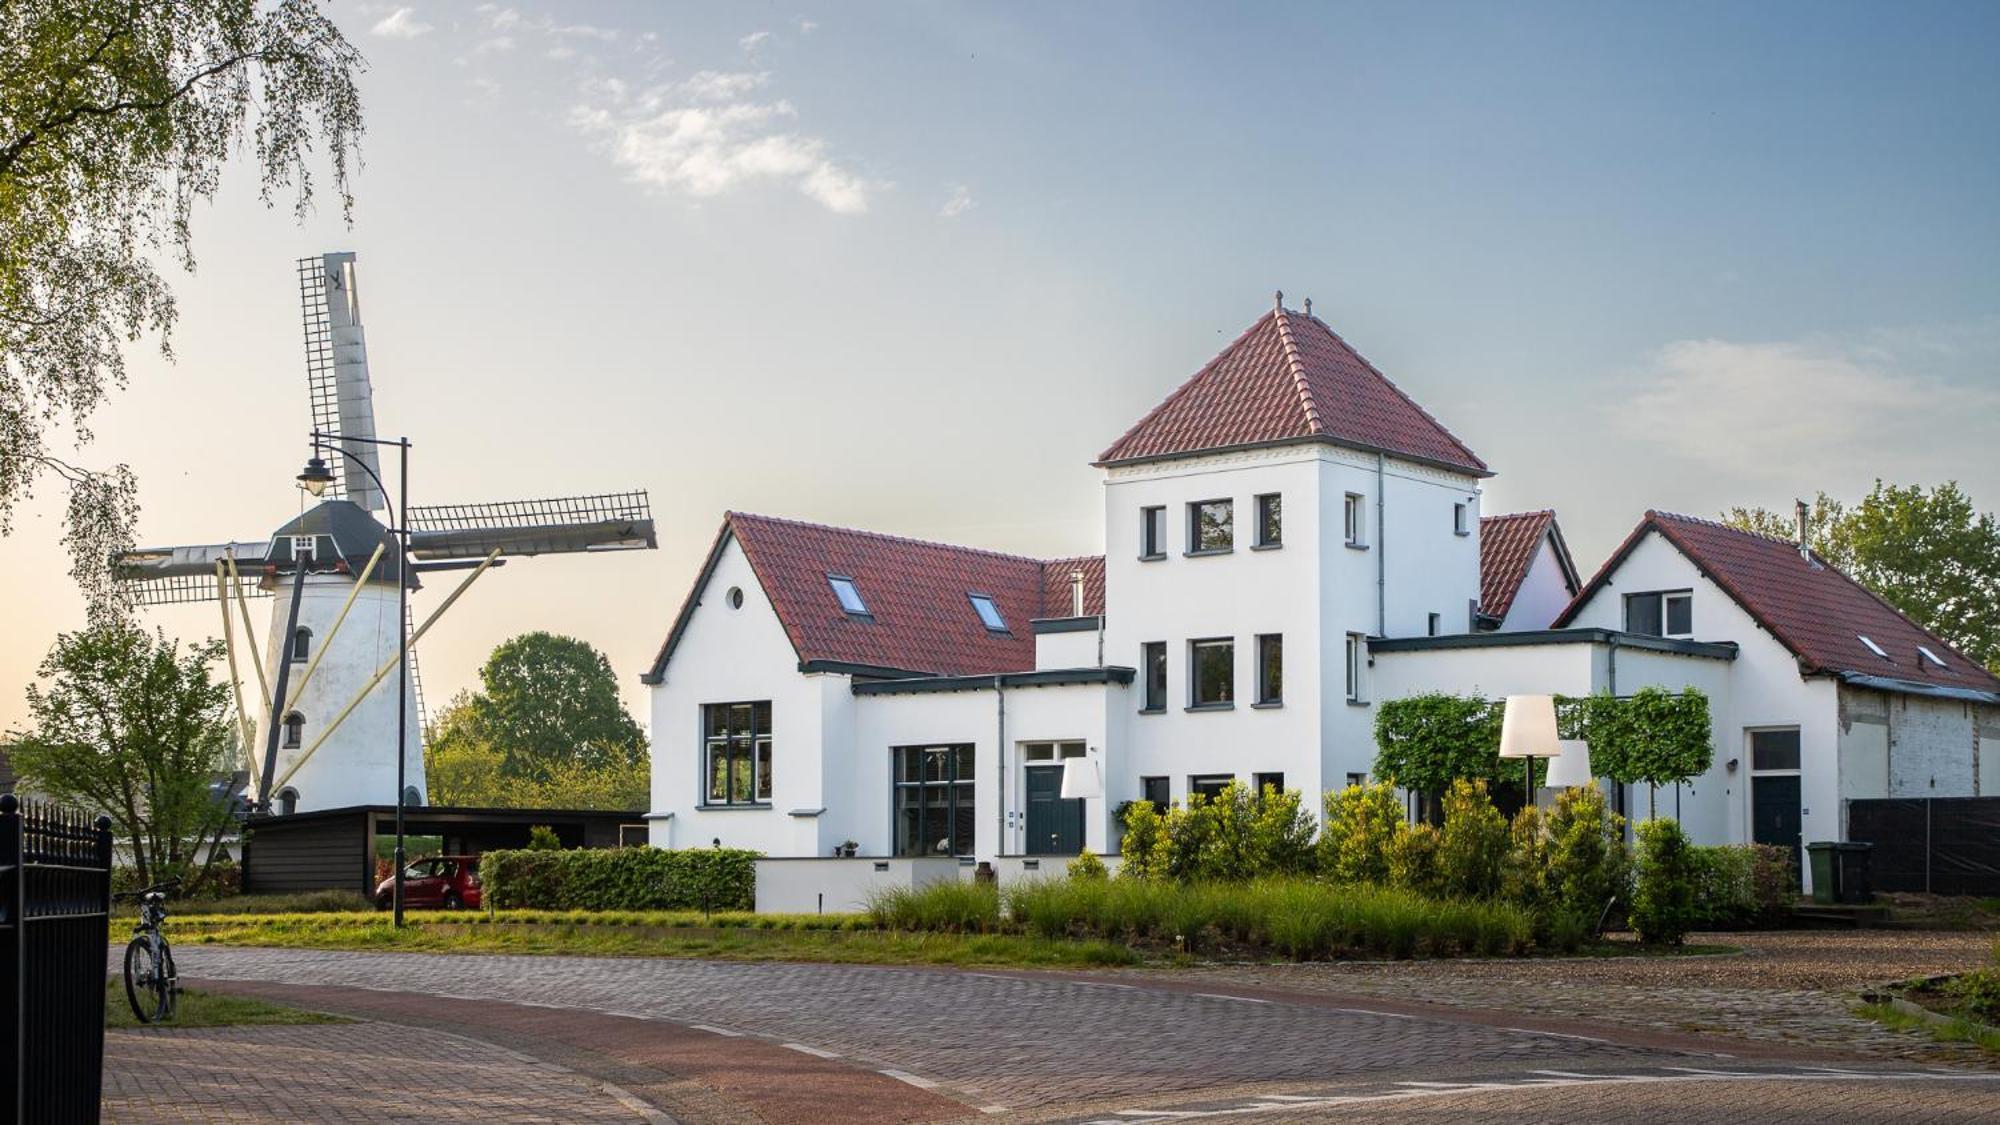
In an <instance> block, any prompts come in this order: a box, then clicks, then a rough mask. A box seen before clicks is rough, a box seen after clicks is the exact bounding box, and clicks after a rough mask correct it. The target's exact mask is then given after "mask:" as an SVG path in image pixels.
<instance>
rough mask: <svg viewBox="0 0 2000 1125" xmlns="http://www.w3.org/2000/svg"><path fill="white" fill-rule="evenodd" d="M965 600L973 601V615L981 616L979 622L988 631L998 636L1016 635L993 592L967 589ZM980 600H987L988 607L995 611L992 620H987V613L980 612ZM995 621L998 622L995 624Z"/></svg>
mask: <svg viewBox="0 0 2000 1125" xmlns="http://www.w3.org/2000/svg"><path fill="white" fill-rule="evenodd" d="M965 600H966V601H968V602H970V603H972V614H973V616H974V617H977V618H979V624H980V625H982V626H983V627H985V629H986V631H987V632H989V633H992V634H993V635H994V636H996V637H1011V636H1013V635H1014V631H1013V630H1012V629H1009V628H1008V627H1007V615H1006V614H1004V613H1001V612H1000V603H999V602H997V601H994V600H993V595H992V594H982V593H980V592H979V591H977V590H967V591H966V592H965ZM980 602H985V603H986V608H987V609H990V610H992V611H993V620H992V621H988V620H986V615H985V614H984V613H981V612H979V603H980ZM995 622H998V624H995Z"/></svg>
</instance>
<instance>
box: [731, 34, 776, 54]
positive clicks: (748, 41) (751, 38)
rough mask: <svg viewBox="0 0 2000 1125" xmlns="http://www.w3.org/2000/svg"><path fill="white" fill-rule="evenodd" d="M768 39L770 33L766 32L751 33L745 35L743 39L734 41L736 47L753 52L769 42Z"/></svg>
mask: <svg viewBox="0 0 2000 1125" xmlns="http://www.w3.org/2000/svg"><path fill="white" fill-rule="evenodd" d="M770 38H771V33H770V32H768V31H753V32H751V33H750V34H748V35H745V36H744V37H743V38H741V39H738V40H737V41H736V45H737V46H738V47H741V48H743V49H744V50H746V51H754V50H756V49H757V48H759V47H762V46H763V45H764V44H765V43H766V42H768V41H769V40H770Z"/></svg>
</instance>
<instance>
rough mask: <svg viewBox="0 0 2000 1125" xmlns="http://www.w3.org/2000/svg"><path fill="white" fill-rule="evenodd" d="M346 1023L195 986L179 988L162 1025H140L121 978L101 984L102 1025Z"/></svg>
mask: <svg viewBox="0 0 2000 1125" xmlns="http://www.w3.org/2000/svg"><path fill="white" fill-rule="evenodd" d="M348 1022H351V1021H349V1020H347V1019H346V1018H344V1017H342V1016H332V1015H327V1014H326V1013H324V1012H308V1011H303V1010H301V1009H298V1008H287V1007H285V1006H284V1005H282V1004H272V1003H270V1002H268V1001H264V1000H253V999H251V998H249V997H247V996H230V995H226V994H224V993H218V992H203V991H202V990H200V989H197V988H184V989H182V990H181V995H180V1003H179V1004H178V1005H176V1007H175V1009H174V1018H173V1019H171V1020H168V1021H167V1022H166V1023H163V1024H143V1023H140V1022H139V1021H138V1020H137V1019H135V1018H133V1015H132V1007H131V1005H130V1004H129V1003H127V1001H126V999H125V982H124V980H122V979H120V978H117V977H113V978H112V979H111V980H108V981H106V982H105V984H104V1026H106V1027H130V1028H152V1027H240V1026H244V1025H247V1024H302V1023H348Z"/></svg>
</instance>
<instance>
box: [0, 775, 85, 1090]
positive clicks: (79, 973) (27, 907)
mask: <svg viewBox="0 0 2000 1125" xmlns="http://www.w3.org/2000/svg"><path fill="white" fill-rule="evenodd" d="M110 926H111V822H110V821H109V820H107V819H105V818H104V817H98V818H97V822H96V823H95V824H92V823H91V822H90V821H89V820H87V819H86V818H85V817H84V816H83V815H81V814H79V813H73V812H69V811H66V810H63V809H58V808H54V807H51V806H47V805H38V804H28V805H27V806H25V807H23V805H22V804H21V802H20V800H19V799H18V798H16V797H15V796H14V795H13V794H11V793H10V794H7V795H5V796H0V1117H4V1118H5V1119H6V1120H10V1121H35V1122H43V1121H46V1122H62V1123H67V1122H75V1121H87V1122H94V1121H96V1120H97V1116H98V1105H99V1101H100V1098H101V1096H102V1093H103V1084H104V979H105V973H104V951H105V946H106V943H107V942H108V941H109V939H110Z"/></svg>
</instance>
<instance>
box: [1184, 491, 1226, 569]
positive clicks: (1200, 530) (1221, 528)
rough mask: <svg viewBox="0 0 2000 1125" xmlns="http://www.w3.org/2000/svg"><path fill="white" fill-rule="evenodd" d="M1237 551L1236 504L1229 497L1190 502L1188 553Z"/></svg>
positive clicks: (1211, 553)
mask: <svg viewBox="0 0 2000 1125" xmlns="http://www.w3.org/2000/svg"><path fill="white" fill-rule="evenodd" d="M1235 549H1236V501H1234V500H1231V499H1229V498H1228V497H1226V496H1225V497H1221V498H1219V499H1215V500H1190V501H1189V502H1188V506H1187V553H1188V554H1190V555H1226V554H1228V553H1229V552H1231V551H1234V550H1235Z"/></svg>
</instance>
